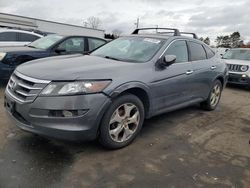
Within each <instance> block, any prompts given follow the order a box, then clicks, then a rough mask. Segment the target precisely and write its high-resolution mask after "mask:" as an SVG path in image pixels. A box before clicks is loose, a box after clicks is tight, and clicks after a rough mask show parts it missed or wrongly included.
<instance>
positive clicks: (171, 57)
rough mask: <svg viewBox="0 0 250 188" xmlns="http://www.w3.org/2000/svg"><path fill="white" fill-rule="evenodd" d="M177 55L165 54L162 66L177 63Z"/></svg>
mask: <svg viewBox="0 0 250 188" xmlns="http://www.w3.org/2000/svg"><path fill="white" fill-rule="evenodd" d="M175 61H176V56H175V55H165V56H164V59H163V61H162V62H161V66H163V67H167V66H170V65H172V64H173V63H175Z"/></svg>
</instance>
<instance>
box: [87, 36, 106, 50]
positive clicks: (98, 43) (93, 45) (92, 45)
mask: <svg viewBox="0 0 250 188" xmlns="http://www.w3.org/2000/svg"><path fill="white" fill-rule="evenodd" d="M88 42H89V51H92V50H94V49H96V48H98V47H99V46H101V45H103V44H105V43H106V42H105V41H104V40H100V39H95V38H88Z"/></svg>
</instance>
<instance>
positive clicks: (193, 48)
mask: <svg viewBox="0 0 250 188" xmlns="http://www.w3.org/2000/svg"><path fill="white" fill-rule="evenodd" d="M188 44H189V48H190V54H191V61H198V60H204V59H207V57H206V52H205V50H204V48H203V47H202V45H201V44H198V43H195V42H188Z"/></svg>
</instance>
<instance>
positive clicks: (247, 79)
mask: <svg viewBox="0 0 250 188" xmlns="http://www.w3.org/2000/svg"><path fill="white" fill-rule="evenodd" d="M222 58H223V59H225V61H226V63H227V66H228V70H229V78H228V83H231V84H237V85H243V86H247V87H249V88H250V49H249V48H235V49H231V50H228V51H227V52H226V53H225V54H224V55H223V57H222Z"/></svg>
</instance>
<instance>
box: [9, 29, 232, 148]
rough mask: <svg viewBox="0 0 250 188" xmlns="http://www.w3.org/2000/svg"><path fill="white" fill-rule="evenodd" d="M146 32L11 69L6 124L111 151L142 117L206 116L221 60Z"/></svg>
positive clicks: (201, 47)
mask: <svg viewBox="0 0 250 188" xmlns="http://www.w3.org/2000/svg"><path fill="white" fill-rule="evenodd" d="M150 29H152V28H142V29H136V30H135V31H134V32H133V34H131V35H129V36H124V37H121V38H119V39H116V40H114V41H112V42H110V43H108V44H106V45H104V46H102V47H100V48H99V49H97V50H95V51H94V52H92V53H91V54H89V55H84V56H83V55H73V56H72V55H71V56H70V55H68V56H60V57H52V58H46V59H40V60H34V61H31V62H28V63H26V64H23V65H21V66H19V67H17V69H16V70H15V72H14V73H13V75H12V76H11V79H10V80H9V83H8V85H7V88H6V92H5V107H6V109H7V111H8V114H9V116H10V118H11V119H13V120H14V121H15V123H16V125H17V126H18V127H20V128H21V129H23V130H25V131H28V132H32V133H35V134H39V135H43V136H47V137H53V138H59V139H67V140H93V139H96V138H98V140H99V141H100V143H101V144H102V145H104V146H105V147H107V148H111V149H116V148H121V147H124V146H126V145H128V144H130V143H131V142H132V141H133V140H134V138H135V137H136V136H137V135H138V133H139V132H140V130H141V128H142V125H143V121H144V119H145V118H146V119H147V118H150V117H152V116H155V115H158V114H162V113H165V112H169V111H173V110H176V109H179V108H183V107H186V106H189V105H193V104H195V103H200V104H201V107H202V108H204V109H206V110H214V109H215V108H216V106H217V105H218V103H219V100H220V97H221V92H222V89H223V87H224V86H225V84H226V79H227V75H228V72H227V66H226V65H225V63H224V61H223V60H222V59H220V58H219V57H217V55H215V53H214V52H213V50H211V48H210V47H209V46H207V45H206V44H204V43H203V42H201V41H199V40H197V39H196V35H195V34H193V36H194V37H192V38H191V37H185V36H182V33H180V32H179V30H178V29H171V28H157V29H155V28H154V29H155V30H156V31H157V32H156V33H155V34H145V33H144V34H141V33H142V32H143V31H144V32H145V31H149V30H150ZM164 29H165V30H164ZM160 31H164V32H160ZM185 34H187V33H185Z"/></svg>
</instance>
